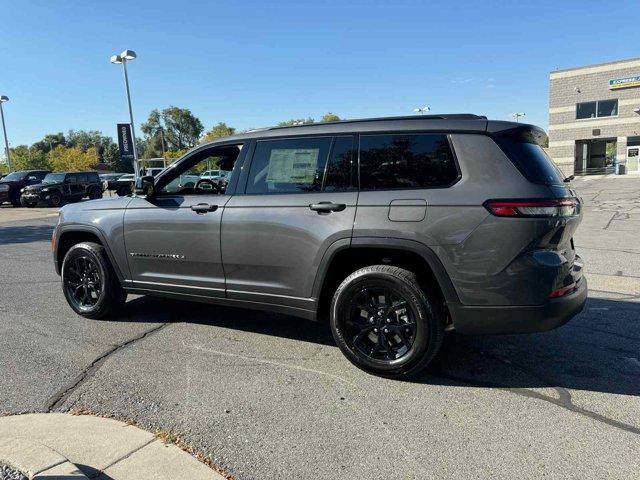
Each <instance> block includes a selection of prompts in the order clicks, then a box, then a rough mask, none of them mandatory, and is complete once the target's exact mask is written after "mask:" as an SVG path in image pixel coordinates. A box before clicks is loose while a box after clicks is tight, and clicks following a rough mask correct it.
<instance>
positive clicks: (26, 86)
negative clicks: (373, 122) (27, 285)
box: [0, 0, 640, 146]
mask: <svg viewBox="0 0 640 480" xmlns="http://www.w3.org/2000/svg"><path fill="white" fill-rule="evenodd" d="M0 7H1V8H0V11H1V12H2V27H1V28H0V61H1V62H2V67H1V69H0V71H1V75H0V93H2V94H5V95H8V96H9V97H10V99H11V101H10V102H9V103H8V104H5V114H6V119H7V127H8V134H9V140H10V142H11V144H12V145H13V146H15V145H19V144H23V143H31V142H34V141H36V140H38V139H40V138H41V137H42V136H43V135H44V134H46V133H52V132H57V131H65V132H66V131H67V130H69V129H86V130H88V129H92V130H101V131H102V132H103V133H105V134H108V135H112V136H114V135H115V125H116V123H118V122H126V121H127V120H128V116H127V110H126V103H125V96H124V87H123V80H122V72H121V69H120V68H119V67H118V66H116V65H111V64H110V63H109V56H110V55H112V54H114V53H119V52H120V51H122V50H123V49H125V48H130V49H133V50H135V51H136V52H137V53H138V59H137V60H135V61H134V62H132V63H131V64H130V66H129V68H130V70H129V73H130V80H131V89H132V97H133V103H134V116H135V120H136V124H137V128H139V124H140V123H141V122H142V121H144V120H145V119H146V117H147V115H148V114H149V112H150V110H151V109H153V108H163V107H167V106H169V105H176V106H179V107H187V108H190V109H191V110H192V111H193V112H194V114H195V115H197V116H198V117H199V118H200V119H201V120H202V122H203V123H204V125H205V127H206V128H207V129H208V128H210V127H211V126H212V125H213V124H214V123H217V122H219V121H224V122H227V123H228V124H229V125H232V126H235V127H236V128H238V129H246V128H251V127H261V126H268V125H272V124H275V123H277V122H278V121H281V120H286V119H289V118H293V117H306V116H313V117H315V118H319V117H320V116H321V115H322V114H323V113H325V112H328V111H331V112H334V113H337V114H339V115H341V116H344V117H348V118H358V117H369V116H387V115H405V114H412V109H413V108H414V107H417V106H421V105H425V104H426V105H430V106H431V109H432V113H447V112H471V113H478V114H484V115H487V116H489V117H491V118H496V119H507V118H508V115H509V113H511V112H515V111H522V112H526V114H527V116H526V121H528V122H530V123H535V124H538V125H541V126H543V127H546V126H547V104H548V98H547V97H548V73H549V71H550V70H553V69H556V68H567V67H571V66H577V65H582V64H588V63H599V62H604V61H610V60H615V59H621V58H631V57H636V56H640V51H639V50H638V45H639V43H638V38H639V37H638V28H636V27H634V25H633V22H634V21H637V19H638V18H640V2H637V1H634V2H631V1H617V2H601V1H597V2H596V1H587V0H583V1H558V0H555V1H549V2H547V1H537V2H530V3H529V2H520V1H513V2H507V1H504V2H491V1H477V2H475V1H474V2H469V1H464V0H459V1H457V2H456V1H432V2H426V1H425V2H417V1H393V2H391V1H389V2H386V1H385V2H383V1H349V0H343V1H339V2H325V1H321V0H315V1H306V0H296V1H277V0H274V1H258V2H254V1H247V0H243V1H207V2H191V1H182V2H180V1H175V0H173V1H171V2H167V1H163V0H156V1H134V0H131V1H129V2H121V1H118V0H108V1H94V0H86V1H53V0H49V1H34V0H28V1H20V2H18V1H14V0H1V3H0ZM625 19H627V20H625Z"/></svg>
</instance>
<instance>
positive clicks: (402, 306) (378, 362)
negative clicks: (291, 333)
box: [331, 265, 444, 378]
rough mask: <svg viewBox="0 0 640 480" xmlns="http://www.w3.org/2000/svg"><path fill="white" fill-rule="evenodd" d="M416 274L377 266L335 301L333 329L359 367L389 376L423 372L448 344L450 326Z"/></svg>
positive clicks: (344, 286) (345, 286)
mask: <svg viewBox="0 0 640 480" xmlns="http://www.w3.org/2000/svg"><path fill="white" fill-rule="evenodd" d="M436 305H437V303H436V302H435V300H433V299H432V298H430V295H429V294H428V292H426V293H425V292H424V291H423V290H422V288H421V286H420V284H419V283H418V279H417V278H416V276H415V274H414V273H413V272H410V271H408V270H405V269H402V268H399V267H393V266H390V265H372V266H369V267H365V268H362V269H360V270H358V271H356V272H354V273H352V274H351V275H349V276H348V277H347V278H346V279H345V280H344V281H343V282H342V283H341V284H340V286H339V287H338V289H337V290H336V292H335V294H334V296H333V300H332V302H331V331H332V333H333V337H334V339H335V341H336V343H337V344H338V347H339V348H340V350H341V351H342V353H343V354H344V355H345V356H346V357H347V359H349V361H351V363H353V364H354V365H356V366H357V367H359V368H361V369H363V370H365V371H367V372H370V373H373V374H376V375H380V376H384V377H390V378H403V377H407V376H410V375H413V374H416V373H418V372H420V371H421V370H422V369H424V368H425V367H426V366H427V365H428V364H429V362H430V361H431V360H432V359H433V358H434V357H435V355H436V354H437V353H438V350H439V349H440V346H441V345H442V338H443V335H444V322H443V319H442V315H441V313H440V309H439V308H437V306H436Z"/></svg>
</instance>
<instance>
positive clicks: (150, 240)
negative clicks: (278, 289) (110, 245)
mask: <svg viewBox="0 0 640 480" xmlns="http://www.w3.org/2000/svg"><path fill="white" fill-rule="evenodd" d="M240 149H241V146H240V145H231V146H225V147H213V148H212V147H209V148H204V149H200V150H197V151H195V152H193V153H192V154H191V155H190V156H189V157H187V158H185V159H183V160H181V161H180V162H179V164H177V165H176V166H175V167H172V168H169V169H168V170H166V171H165V172H163V173H162V174H161V175H160V176H158V177H156V194H155V195H154V196H153V198H151V199H147V198H144V197H136V196H134V197H133V199H132V200H131V202H130V203H129V205H128V206H127V209H126V212H125V215H124V238H125V245H126V249H127V258H128V261H129V269H130V272H131V279H132V281H133V285H134V286H135V287H137V288H143V289H151V290H163V291H170V292H175V293H186V294H191V295H198V296H211V297H224V271H223V269H222V259H221V254H220V220H221V218H222V212H223V209H224V206H225V204H226V203H227V202H228V200H229V198H230V195H229V194H227V193H226V192H225V193H222V192H219V191H218V190H217V189H216V188H215V187H214V186H212V183H213V182H211V181H210V180H207V179H203V178H201V177H200V173H201V172H202V171H203V170H204V169H205V168H206V165H207V160H208V161H209V162H211V161H212V160H211V158H212V157H213V158H214V160H215V161H218V162H221V163H225V164H227V165H228V166H229V168H231V167H232V166H233V163H234V162H235V160H236V159H237V158H238V155H239V152H240Z"/></svg>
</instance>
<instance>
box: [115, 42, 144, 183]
mask: <svg viewBox="0 0 640 480" xmlns="http://www.w3.org/2000/svg"><path fill="white" fill-rule="evenodd" d="M136 57H137V55H136V52H134V51H133V50H125V51H124V52H122V53H121V54H120V55H114V56H112V57H111V63H121V64H122V70H123V72H124V86H125V89H126V90H127V104H128V105H129V120H130V122H131V140H132V141H133V173H134V175H135V177H136V178H138V177H139V176H140V172H139V171H138V146H137V145H136V129H135V124H134V123H133V109H132V108H131V92H130V91H129V74H128V72H127V61H129V60H133V59H135V58H136Z"/></svg>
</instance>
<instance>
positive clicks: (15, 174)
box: [2, 172, 27, 182]
mask: <svg viewBox="0 0 640 480" xmlns="http://www.w3.org/2000/svg"><path fill="white" fill-rule="evenodd" d="M26 176H27V172H13V173H10V174H9V175H7V176H6V177H4V178H3V179H2V180H13V181H14V182H15V181H17V180H22V179H23V178H24V177H26Z"/></svg>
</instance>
